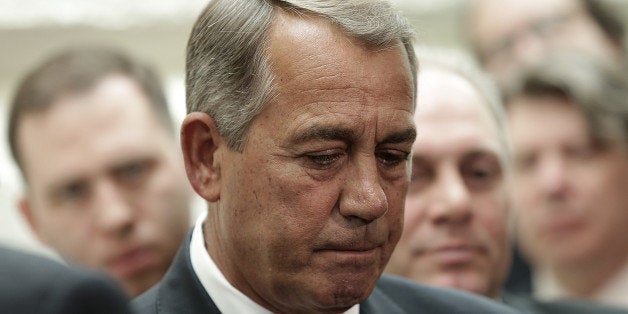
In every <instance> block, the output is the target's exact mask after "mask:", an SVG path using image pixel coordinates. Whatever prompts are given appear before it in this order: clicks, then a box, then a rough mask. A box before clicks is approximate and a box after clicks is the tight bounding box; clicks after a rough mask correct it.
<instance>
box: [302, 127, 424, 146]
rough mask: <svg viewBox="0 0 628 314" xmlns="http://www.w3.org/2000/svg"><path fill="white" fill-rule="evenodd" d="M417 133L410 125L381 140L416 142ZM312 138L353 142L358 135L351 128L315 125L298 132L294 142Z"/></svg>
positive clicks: (387, 141) (395, 142) (394, 142)
mask: <svg viewBox="0 0 628 314" xmlns="http://www.w3.org/2000/svg"><path fill="white" fill-rule="evenodd" d="M416 135H417V132H416V129H415V128H413V127H410V128H407V129H405V130H402V131H398V132H394V133H392V134H389V135H388V136H386V137H385V138H384V140H383V141H381V142H382V143H392V144H397V143H408V142H414V140H415V139H416ZM312 140H326V141H342V142H345V143H351V142H355V141H356V140H357V135H356V134H355V132H354V131H353V130H351V129H349V128H344V127H321V126H313V127H311V128H309V129H308V130H306V131H305V132H302V133H300V134H297V135H296V136H295V137H294V139H293V142H294V143H297V144H300V143H305V142H308V141H312Z"/></svg>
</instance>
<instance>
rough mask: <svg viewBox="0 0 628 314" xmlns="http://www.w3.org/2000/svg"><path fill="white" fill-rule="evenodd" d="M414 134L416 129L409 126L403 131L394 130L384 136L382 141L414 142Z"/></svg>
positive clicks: (395, 142) (396, 142) (394, 142)
mask: <svg viewBox="0 0 628 314" xmlns="http://www.w3.org/2000/svg"><path fill="white" fill-rule="evenodd" d="M416 135H417V134H416V129H415V128H412V127H411V128H407V129H405V130H403V131H399V132H395V133H393V134H390V135H388V136H386V137H385V138H384V140H383V141H382V142H383V143H392V144H398V143H408V142H412V143H414V140H415V139H416Z"/></svg>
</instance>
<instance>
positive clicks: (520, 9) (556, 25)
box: [468, 0, 624, 86]
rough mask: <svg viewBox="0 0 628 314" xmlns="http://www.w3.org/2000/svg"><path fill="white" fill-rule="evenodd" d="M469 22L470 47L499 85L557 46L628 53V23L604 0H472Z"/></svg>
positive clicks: (606, 54) (603, 54)
mask: <svg viewBox="0 0 628 314" xmlns="http://www.w3.org/2000/svg"><path fill="white" fill-rule="evenodd" d="M468 22H469V27H468V31H469V37H470V42H471V48H472V49H473V50H474V52H475V53H476V55H477V56H478V59H479V60H480V62H481V63H482V65H483V66H484V68H485V69H486V70H487V71H488V72H489V73H491V74H492V75H493V76H494V78H495V79H496V81H497V82H498V83H499V85H500V86H508V85H512V84H514V83H516V80H517V78H518V77H519V76H520V75H521V71H522V70H523V69H525V68H526V67H529V66H532V65H534V64H535V63H538V62H539V61H540V60H541V59H543V57H544V56H545V55H546V54H548V53H549V52H551V51H555V50H577V51H581V52H583V53H587V54H591V55H592V56H594V57H596V58H600V59H608V60H615V61H618V62H619V61H620V60H622V59H623V58H624V57H623V54H624V45H623V44H624V43H623V41H624V26H623V25H622V22H621V19H620V17H619V16H617V15H616V14H615V12H613V10H612V8H611V7H608V6H605V4H604V3H603V1H600V0H525V1H522V0H471V6H470V11H469V16H468Z"/></svg>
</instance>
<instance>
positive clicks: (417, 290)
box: [374, 275, 518, 314]
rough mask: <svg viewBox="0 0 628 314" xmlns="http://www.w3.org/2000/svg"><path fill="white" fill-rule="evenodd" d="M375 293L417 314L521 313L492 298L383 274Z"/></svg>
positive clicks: (404, 310) (406, 310) (405, 310)
mask: <svg viewBox="0 0 628 314" xmlns="http://www.w3.org/2000/svg"><path fill="white" fill-rule="evenodd" d="M375 289H376V291H375V292H374V293H378V294H381V295H380V298H382V299H384V298H388V299H389V300H390V302H394V303H395V304H396V305H397V306H399V307H400V308H401V309H403V311H402V312H406V313H407V312H410V313H416V312H417V311H419V309H420V312H421V313H500V314H502V313H504V314H505V313H518V312H517V311H516V310H514V309H512V308H510V307H508V306H505V305H503V304H500V303H498V302H495V301H493V300H491V299H488V298H485V297H482V296H478V295H474V294H471V293H468V292H464V291H460V290H454V289H444V288H437V287H431V286H427V285H423V284H419V283H415V282H411V281H409V280H406V279H403V278H400V277H396V276H390V275H383V276H382V277H381V278H380V280H379V281H378V283H377V286H376V288H375Z"/></svg>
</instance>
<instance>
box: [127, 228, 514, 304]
mask: <svg viewBox="0 0 628 314" xmlns="http://www.w3.org/2000/svg"><path fill="white" fill-rule="evenodd" d="M190 238H191V234H190V235H188V237H187V240H186V241H185V242H184V244H183V245H182V247H181V249H180V250H179V253H178V254H177V257H176V258H175V260H174V262H173V264H172V265H171V266H170V269H169V270H168V272H167V273H166V275H165V276H164V278H163V279H162V280H161V282H159V283H158V284H157V285H156V286H155V287H153V288H151V289H150V290H149V291H147V292H145V293H144V294H142V295H141V296H139V297H138V298H136V299H135V300H133V303H132V305H133V307H134V309H135V310H136V311H137V313H139V314H142V313H160V314H164V313H176V314H184V313H220V311H219V310H218V308H217V307H216V305H215V304H214V302H213V301H212V299H211V298H210V297H209V295H208V294H207V292H206V291H205V289H204V288H203V286H202V284H201V282H200V281H199V280H198V278H197V277H196V275H195V273H194V270H193V269H192V263H191V261H190ZM513 312H514V311H513V310H512V309H510V308H508V307H505V306H503V305H500V304H497V303H495V302H492V301H490V300H489V299H486V298H482V297H477V296H474V295H471V294H469V293H465V292H460V291H454V290H445V289H440V288H432V287H427V286H422V285H418V284H415V283H411V282H410V281H407V280H404V279H401V278H397V277H391V276H382V278H380V280H379V281H378V283H377V286H376V287H375V290H374V291H373V293H372V294H371V296H370V297H369V298H368V299H367V300H366V301H364V302H362V303H361V304H360V313H386V314H389V313H391V314H392V313H438V314H440V313H500V314H502V313H503V314H506V313H513Z"/></svg>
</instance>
